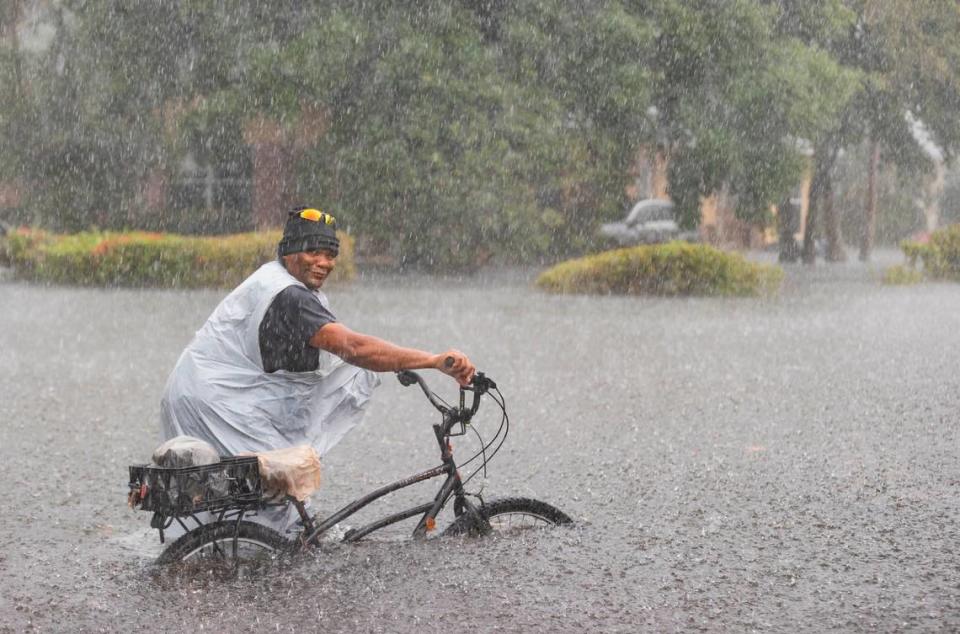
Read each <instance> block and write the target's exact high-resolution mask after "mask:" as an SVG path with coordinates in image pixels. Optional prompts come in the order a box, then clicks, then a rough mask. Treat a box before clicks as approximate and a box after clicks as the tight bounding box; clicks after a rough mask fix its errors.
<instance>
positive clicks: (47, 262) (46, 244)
mask: <svg viewBox="0 0 960 634" xmlns="http://www.w3.org/2000/svg"><path fill="white" fill-rule="evenodd" d="M279 240H280V232H279V231H266V232H258V233H244V234H235V235H231V236H218V237H187V236H180V235H175V234H161V233H147V232H142V231H135V232H129V233H115V232H97V231H89V232H81V233H76V234H71V235H60V234H52V233H47V232H45V231H37V230H30V229H19V230H16V231H13V232H11V233H10V234H8V235H7V236H6V237H5V238H3V239H2V240H0V246H2V248H0V252H2V253H3V254H4V257H3V258H0V259H4V260H6V262H7V263H9V264H10V265H11V266H12V267H13V268H14V273H15V275H16V276H17V277H19V278H22V279H28V280H32V281H38V282H45V283H49V284H70V285H87V286H151V287H176V288H197V287H223V288H229V287H232V286H235V285H237V284H239V283H240V282H241V281H242V280H243V279H244V278H245V277H247V276H248V275H250V273H252V272H253V271H254V270H255V269H256V268H257V267H258V266H260V265H261V264H263V263H264V262H267V261H269V260H271V259H273V258H276V249H277V243H278V242H279ZM355 275H356V269H355V266H354V262H353V240H352V238H350V237H349V236H348V235H346V234H343V233H341V234H340V255H339V256H338V258H337V268H336V269H334V273H333V275H332V276H331V278H330V279H331V281H337V280H341V281H342V280H349V279H352V278H353V277H355Z"/></svg>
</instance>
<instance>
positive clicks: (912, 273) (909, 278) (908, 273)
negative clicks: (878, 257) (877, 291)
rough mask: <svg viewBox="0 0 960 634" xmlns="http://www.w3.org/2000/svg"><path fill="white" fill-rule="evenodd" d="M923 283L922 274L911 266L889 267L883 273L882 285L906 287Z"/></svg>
mask: <svg viewBox="0 0 960 634" xmlns="http://www.w3.org/2000/svg"><path fill="white" fill-rule="evenodd" d="M922 281H923V273H921V272H920V271H918V270H917V269H915V268H913V267H911V266H904V265H902V264H898V265H897V266H891V267H890V268H888V269H887V270H886V271H884V272H883V283H884V284H891V285H896V286H906V285H908V284H917V283H918V282H922Z"/></svg>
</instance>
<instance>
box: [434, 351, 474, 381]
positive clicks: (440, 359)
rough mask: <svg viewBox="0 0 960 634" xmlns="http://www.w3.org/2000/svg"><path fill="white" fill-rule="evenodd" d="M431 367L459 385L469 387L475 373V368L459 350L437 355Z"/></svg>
mask: <svg viewBox="0 0 960 634" xmlns="http://www.w3.org/2000/svg"><path fill="white" fill-rule="evenodd" d="M433 367H435V368H436V369H438V370H440V371H441V372H443V373H444V374H449V375H450V376H452V377H453V378H455V379H456V380H457V383H459V384H460V385H470V381H472V380H473V375H474V374H476V372H477V368H476V366H474V365H473V364H472V363H471V362H470V359H468V358H467V355H465V354H463V353H462V352H460V351H459V350H447V351H446V352H444V353H443V354H438V355H437V357H436V364H435V365H434V366H433Z"/></svg>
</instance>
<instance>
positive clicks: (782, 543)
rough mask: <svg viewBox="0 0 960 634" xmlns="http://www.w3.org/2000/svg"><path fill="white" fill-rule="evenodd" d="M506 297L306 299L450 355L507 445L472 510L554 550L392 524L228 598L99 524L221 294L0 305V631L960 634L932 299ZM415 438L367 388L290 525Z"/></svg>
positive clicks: (817, 274)
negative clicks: (468, 360)
mask: <svg viewBox="0 0 960 634" xmlns="http://www.w3.org/2000/svg"><path fill="white" fill-rule="evenodd" d="M530 277H531V274H529V273H527V272H506V273H496V274H490V275H488V276H487V277H484V278H480V279H465V280H464V279H456V278H450V279H442V280H437V279H423V278H407V279H395V278H374V277H367V278H365V279H363V280H361V281H359V282H358V283H355V284H353V285H352V286H348V287H340V288H334V289H330V296H331V299H332V301H333V305H334V309H335V312H336V313H337V315H338V316H339V317H340V318H341V319H342V320H343V321H344V322H345V323H346V324H348V325H349V326H351V327H352V328H355V329H357V330H361V331H367V332H370V333H372V334H377V335H380V336H384V337H386V338H389V339H393V340H396V341H397V342H399V343H403V344H407V345H412V346H421V347H426V348H430V349H435V350H439V349H442V348H444V347H447V346H456V347H459V348H462V349H463V350H465V351H467V352H468V353H470V354H471V355H472V356H473V357H474V358H475V360H476V361H477V363H478V365H479V366H480V368H481V369H483V370H485V371H486V372H488V373H489V374H490V375H491V376H492V377H493V378H495V379H496V380H497V382H498V384H499V385H500V387H501V389H502V390H503V392H504V394H505V395H506V397H507V405H508V409H509V411H510V414H511V421H512V423H513V426H512V428H511V433H510V437H509V438H508V440H507V444H506V446H505V447H504V449H503V450H502V451H501V452H500V454H498V456H497V457H496V459H495V460H494V462H493V463H492V464H491V471H490V473H489V481H488V483H487V486H486V490H485V491H484V494H485V495H486V496H490V497H495V496H498V495H526V496H531V497H537V498H543V499H545V500H547V501H549V502H552V503H554V504H556V505H557V506H559V507H560V508H562V509H563V510H565V511H567V512H568V513H569V514H571V515H572V516H573V517H574V518H575V520H576V521H577V522H578V524H577V526H576V527H574V528H571V529H561V530H556V531H547V532H534V533H523V534H522V535H520V536H517V537H510V538H492V539H443V540H438V539H433V540H428V541H426V542H422V543H421V542H414V541H411V540H409V539H407V538H406V535H407V534H408V533H409V531H410V530H412V528H413V526H412V524H407V525H403V526H401V527H396V528H392V529H390V530H388V531H386V532H384V533H383V534H382V535H380V536H376V535H375V536H374V537H373V538H371V539H368V540H366V541H364V542H361V543H359V544H356V545H349V546H340V545H329V544H328V545H325V546H324V547H323V548H322V549H320V550H318V551H316V552H313V553H309V554H307V555H305V556H301V557H296V558H292V559H286V558H285V559H283V560H281V561H277V562H271V563H270V564H269V565H267V566H266V567H265V568H264V569H263V570H257V571H254V573H249V574H244V573H241V574H232V573H231V571H224V570H219V571H218V570H216V569H210V568H204V567H199V568H198V567H194V568H190V567H185V568H184V567H180V568H172V569H157V568H156V567H154V566H152V565H150V561H151V560H152V559H153V557H155V555H156V554H157V553H158V552H159V548H160V546H159V544H157V543H156V542H155V536H154V535H153V534H152V533H149V532H148V531H147V530H146V527H147V523H148V521H149V516H148V514H145V513H138V512H133V511H130V510H129V509H127V508H126V507H125V506H124V500H125V495H126V490H125V487H126V466H127V464H130V463H135V462H142V461H144V460H146V458H147V457H148V456H149V453H150V451H151V450H152V448H153V446H154V445H155V444H156V442H155V441H156V439H157V429H158V428H157V411H158V400H159V395H160V392H161V389H162V386H163V381H164V380H165V378H166V375H167V373H168V372H169V370H170V368H172V367H173V364H174V361H175V360H176V357H177V355H179V353H180V351H181V349H182V348H183V346H184V345H185V344H186V342H187V341H188V340H189V338H190V336H191V335H192V333H193V331H194V330H195V329H196V328H198V327H199V325H200V324H201V323H202V322H203V320H204V319H205V318H206V316H207V314H208V313H209V311H210V310H212V308H213V306H214V305H215V304H216V302H217V301H218V300H219V298H220V297H221V295H222V293H221V292H219V291H200V292H176V291H138V290H92V289H60V288H43V287H33V286H28V285H23V284H20V283H15V282H10V281H6V282H4V283H0V306H2V308H0V421H2V425H0V447H2V448H3V461H2V462H0V464H2V466H0V469H2V475H3V481H4V482H6V483H7V487H6V490H5V497H6V500H5V504H4V508H5V512H4V514H3V515H2V519H0V546H2V547H0V562H2V565H0V590H2V591H0V614H2V615H3V616H4V618H3V619H0V621H2V623H0V631H6V630H9V631H21V630H23V629H26V628H27V627H28V626H29V625H33V626H34V627H35V628H37V629H39V630H41V631H64V630H86V631H90V630H99V629H101V628H102V629H104V630H108V631H116V630H127V629H134V630H136V629H145V630H151V631H156V630H158V629H161V628H183V627H191V628H200V627H204V628H205V629H210V630H214V631H228V630H229V631H234V630H241V631H243V630H254V629H256V630H258V631H259V630H264V631H266V630H280V631H288V630H291V629H293V628H298V627H300V628H315V627H317V626H318V625H317V624H322V627H323V628H324V630H331V631H385V632H412V631H421V630H423V629H424V628H426V629H428V630H430V631H433V630H438V629H447V628H459V627H469V628H471V629H474V630H478V631H488V630H492V629H497V628H499V629H504V630H507V631H578V630H588V629H589V630H599V631H624V632H627V631H636V630H637V629H647V630H664V629H666V630H677V629H680V630H697V629H708V630H725V629H734V630H745V629H761V628H774V629H777V630H781V631H782V630H789V629H792V628H793V627H795V624H797V623H802V624H805V625H806V626H807V627H808V628H809V629H813V630H823V629H828V628H832V629H841V630H850V629H868V628H869V629H874V628H880V629H884V630H892V629H900V628H903V629H921V628H922V629H933V628H944V629H947V630H950V629H956V628H957V627H960V609H958V607H957V602H956V600H955V598H956V588H957V583H958V580H960V578H958V575H957V572H956V571H957V570H958V569H960V553H958V551H957V549H956V538H957V535H956V531H955V530H954V528H953V527H955V526H957V525H958V519H960V518H958V510H957V509H960V489H958V487H957V486H956V474H957V473H958V472H960V469H958V467H960V460H958V456H957V452H956V447H957V446H958V438H957V434H958V431H957V426H956V424H955V423H956V412H957V411H958V409H960V408H958V405H960V403H958V400H960V396H958V394H960V390H958V389H957V388H958V385H957V374H956V371H955V360H956V359H957V358H958V354H957V353H958V343H957V337H956V334H955V333H956V332H957V331H958V326H960V323H958V322H960V292H958V291H957V288H956V287H955V286H949V285H938V284H931V285H922V286H916V287H907V288H888V287H883V286H881V285H879V284H878V283H876V281H875V280H874V279H873V278H872V276H871V273H870V271H869V270H868V269H864V268H862V267H859V266H858V265H855V264H851V265H847V266H846V267H845V268H842V269H828V268H826V267H820V268H818V269H817V270H815V271H812V272H811V271H803V270H799V269H798V270H791V272H790V273H789V274H788V280H787V283H786V286H785V289H784V292H783V294H782V296H781V297H779V298H775V299H768V300H717V299H688V300H684V299H674V300H664V299H638V298H617V297H551V296H546V295H543V294H540V293H538V292H536V291H535V290H532V289H531V287H530V286H529V280H530ZM432 382H433V384H434V386H435V387H438V388H441V391H442V390H443V389H444V388H446V389H447V391H446V392H445V393H444V395H445V396H448V397H452V396H453V395H454V394H455V391H454V389H453V386H452V384H449V385H448V384H445V383H444V379H443V378H441V377H432ZM491 409H492V408H491ZM434 416H435V414H434V413H433V410H431V409H430V408H429V406H427V405H426V404H425V403H424V402H423V400H422V396H421V395H420V394H419V392H416V391H414V390H405V389H404V388H402V387H400V386H399V385H398V384H397V383H396V382H394V381H392V380H387V381H385V382H384V386H383V387H382V388H380V391H379V394H378V395H377V399H376V403H375V405H374V406H373V408H372V411H371V412H370V416H369V417H368V419H367V421H366V422H365V423H364V425H363V426H362V427H361V428H360V429H358V430H357V431H356V432H354V433H353V435H351V436H350V437H348V439H347V440H346V441H344V442H343V443H342V444H341V445H340V446H339V447H338V448H337V449H336V450H335V451H334V452H332V453H331V454H330V455H329V457H328V459H327V460H326V461H325V465H324V467H325V488H324V489H323V491H322V492H321V494H320V495H319V496H318V498H317V500H316V502H315V504H316V508H317V509H318V510H319V511H320V512H321V514H326V513H329V512H332V511H333V510H335V509H336V508H337V507H339V506H340V505H342V504H344V503H346V502H347V501H349V500H350V499H352V498H353V497H356V496H357V495H358V494H359V493H361V492H365V491H369V490H370V489H372V488H373V487H375V486H378V485H380V484H383V483H385V482H387V481H390V480H394V479H397V478H399V477H402V476H405V475H409V474H412V473H414V472H416V471H419V470H421V469H423V468H427V467H431V466H434V465H435V464H436V463H437V461H438V458H437V456H436V455H435V453H436V444H435V441H434V439H433V436H432V431H431V430H430V427H429V425H430V423H432V422H435V421H434ZM495 422H496V421H493V420H491V421H490V423H489V424H491V425H493V424H495ZM481 431H482V430H481ZM491 433H492V432H491ZM466 442H467V441H466V440H461V441H458V442H457V443H456V444H455V450H456V451H457V452H460V451H462V452H463V455H469V454H467V453H466V452H467V451H468V447H467V446H466V444H464V443H466ZM433 486H434V485H433V484H426V485H423V488H421V489H418V490H416V491H413V492H408V491H404V492H401V493H400V494H398V495H397V496H396V497H395V498H388V501H386V502H383V503H380V504H379V505H378V506H375V507H374V508H372V509H371V510H370V512H369V513H368V514H366V515H364V516H362V517H359V518H356V520H355V521H354V518H351V520H350V523H351V524H352V525H359V524H361V523H362V522H363V521H364V520H369V519H371V518H373V517H375V516H376V515H377V514H378V513H383V512H386V511H388V510H395V509H397V508H398V507H399V506H400V505H412V504H414V503H417V502H420V501H422V499H423V497H424V496H427V495H430V494H431V493H432V487H433Z"/></svg>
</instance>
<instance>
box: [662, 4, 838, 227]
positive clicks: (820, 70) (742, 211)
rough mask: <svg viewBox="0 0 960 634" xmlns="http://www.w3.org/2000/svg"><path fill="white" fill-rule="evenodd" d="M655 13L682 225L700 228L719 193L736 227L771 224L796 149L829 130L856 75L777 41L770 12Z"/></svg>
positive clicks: (683, 8)
mask: <svg viewBox="0 0 960 634" xmlns="http://www.w3.org/2000/svg"><path fill="white" fill-rule="evenodd" d="M653 7H654V9H653V10H652V12H653V14H654V16H655V19H656V22H657V23H658V25H659V26H660V27H661V28H662V34H661V36H660V41H659V45H660V46H659V49H658V54H657V57H656V58H655V66H656V67H657V68H658V69H660V72H661V76H660V80H659V81H658V82H657V93H656V96H655V103H656V105H657V107H658V110H659V119H660V126H661V130H662V134H663V135H664V137H665V139H666V141H665V142H666V144H667V146H668V147H669V149H670V153H671V162H670V195H671V197H672V198H673V199H674V202H675V203H676V204H677V207H678V209H679V211H680V213H681V214H682V218H683V220H684V225H685V226H687V227H693V226H694V225H695V224H696V223H697V222H698V221H699V213H700V201H701V198H702V197H705V196H709V195H711V194H713V193H715V192H718V191H719V190H720V188H721V187H722V186H723V185H724V184H728V185H729V186H730V189H731V192H732V193H734V194H736V195H738V205H737V210H736V213H737V215H738V216H739V217H740V218H741V219H743V220H746V221H748V222H750V223H754V224H759V225H764V224H767V223H768V222H769V221H770V217H769V211H768V210H769V208H770V205H772V204H775V203H778V202H779V201H780V200H782V198H783V197H784V195H785V194H786V193H787V192H789V191H790V190H791V189H793V188H794V187H796V185H797V183H798V182H799V181H800V179H801V175H802V171H803V168H804V161H803V159H802V157H801V156H800V154H799V151H798V147H797V144H796V140H797V139H798V138H807V139H811V138H816V137H817V136H818V135H819V134H820V133H822V131H823V130H825V129H827V128H829V127H830V126H831V125H832V124H833V121H834V119H835V117H836V114H837V113H838V112H839V111H841V109H842V108H843V107H844V106H845V105H846V103H847V102H848V101H849V99H850V98H851V96H852V94H853V88H852V86H853V85H854V84H855V80H856V76H855V74H853V73H851V72H850V71H848V70H845V69H843V68H842V67H840V65H839V64H838V63H837V62H836V60H834V59H833V58H831V57H830V55H828V54H827V53H825V52H824V51H823V50H820V49H818V48H817V47H816V46H810V45H809V44H807V43H806V42H804V41H803V40H802V39H800V37H799V34H797V35H794V34H790V33H784V32H782V31H781V32H777V30H776V28H777V25H778V24H777V20H778V19H779V18H781V17H782V13H778V12H777V8H776V7H772V6H767V5H765V4H760V3H756V2H747V1H738V2H721V3H718V2H711V1H709V0H696V1H694V2H681V1H680V0H674V1H664V2H658V3H653ZM780 10H781V11H783V9H782V8H781V9H780ZM835 19H839V18H835Z"/></svg>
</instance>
